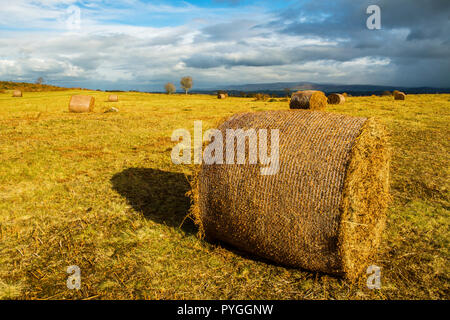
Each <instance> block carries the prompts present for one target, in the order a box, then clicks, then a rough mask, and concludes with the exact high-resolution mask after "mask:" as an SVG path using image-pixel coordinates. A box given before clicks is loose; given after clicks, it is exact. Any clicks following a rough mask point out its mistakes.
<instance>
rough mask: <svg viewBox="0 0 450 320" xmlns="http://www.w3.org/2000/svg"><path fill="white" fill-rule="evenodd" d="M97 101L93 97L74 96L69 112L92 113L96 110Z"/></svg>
mask: <svg viewBox="0 0 450 320" xmlns="http://www.w3.org/2000/svg"><path fill="white" fill-rule="evenodd" d="M94 104H95V99H94V97H91V96H83V95H77V96H72V97H71V98H70V101H69V112H76V113H80V112H92V111H93V110H94Z"/></svg>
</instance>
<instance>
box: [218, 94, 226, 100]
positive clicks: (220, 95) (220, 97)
mask: <svg viewBox="0 0 450 320" xmlns="http://www.w3.org/2000/svg"><path fill="white" fill-rule="evenodd" d="M226 97H227V95H226V94H225V93H219V94H218V95H217V99H226Z"/></svg>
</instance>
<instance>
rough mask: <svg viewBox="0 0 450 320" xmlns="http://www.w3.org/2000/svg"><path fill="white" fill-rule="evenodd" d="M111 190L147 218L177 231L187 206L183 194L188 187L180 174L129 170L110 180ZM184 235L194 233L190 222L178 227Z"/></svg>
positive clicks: (188, 204)
mask: <svg viewBox="0 0 450 320" xmlns="http://www.w3.org/2000/svg"><path fill="white" fill-rule="evenodd" d="M111 183H112V186H113V189H114V190H115V191H117V192H118V193H119V194H120V195H122V196H123V197H125V198H126V199H127V201H128V203H129V204H130V205H131V206H132V207H133V209H134V210H136V211H139V212H142V214H143V215H144V216H145V218H147V219H151V220H152V221H154V222H156V223H159V224H165V225H167V226H170V227H175V228H179V227H180V225H181V224H182V223H183V220H184V218H185V216H186V215H187V213H188V210H189V207H190V199H189V198H188V197H186V192H187V191H189V190H190V185H189V183H188V181H187V179H186V177H185V176H184V174H182V173H177V172H168V171H162V170H158V169H150V168H128V169H126V170H124V171H122V172H119V173H117V174H115V175H114V176H113V177H112V178H111ZM181 229H182V230H183V231H184V232H186V233H191V234H193V233H196V230H197V228H196V227H195V225H194V224H193V222H192V221H191V220H190V219H186V220H185V221H184V223H183V225H182V227H181Z"/></svg>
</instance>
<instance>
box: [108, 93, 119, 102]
mask: <svg viewBox="0 0 450 320" xmlns="http://www.w3.org/2000/svg"><path fill="white" fill-rule="evenodd" d="M118 101H119V96H118V95H116V94H111V95H109V97H108V102H118Z"/></svg>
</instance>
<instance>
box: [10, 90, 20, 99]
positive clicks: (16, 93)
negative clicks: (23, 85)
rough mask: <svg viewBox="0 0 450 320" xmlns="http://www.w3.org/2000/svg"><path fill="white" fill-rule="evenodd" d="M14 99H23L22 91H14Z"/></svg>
mask: <svg viewBox="0 0 450 320" xmlns="http://www.w3.org/2000/svg"><path fill="white" fill-rule="evenodd" d="M12 96H13V97H14V98H21V97H22V91H20V90H14V91H13V95H12Z"/></svg>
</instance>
